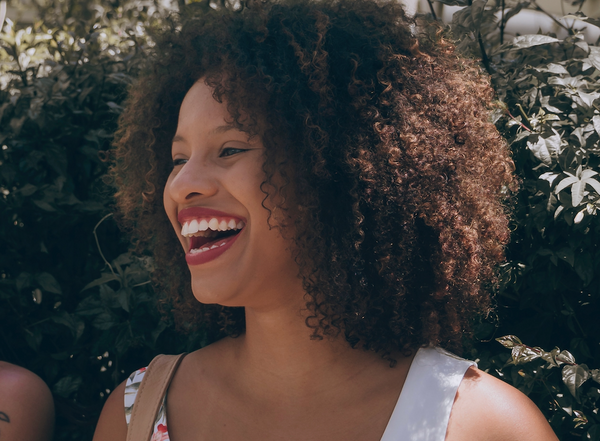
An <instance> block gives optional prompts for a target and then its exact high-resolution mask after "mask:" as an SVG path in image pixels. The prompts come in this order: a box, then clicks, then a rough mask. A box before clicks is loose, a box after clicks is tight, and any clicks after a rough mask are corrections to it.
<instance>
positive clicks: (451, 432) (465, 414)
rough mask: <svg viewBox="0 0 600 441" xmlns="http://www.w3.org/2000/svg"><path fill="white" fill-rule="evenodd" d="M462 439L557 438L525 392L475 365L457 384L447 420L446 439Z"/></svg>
mask: <svg viewBox="0 0 600 441" xmlns="http://www.w3.org/2000/svg"><path fill="white" fill-rule="evenodd" d="M482 422H485V423H482ZM462 439H478V440H487V441H508V440H511V441H521V440H522V441H551V440H558V438H556V435H555V434H554V432H553V431H552V429H551V428H550V425H549V424H548V422H547V421H546V419H545V417H544V416H543V414H542V413H541V412H540V410H539V409H538V408H537V406H536V405H535V404H534V403H533V402H532V401H531V400H530V399H529V398H528V397H527V396H526V395H524V394H523V393H522V392H520V391H519V390H518V389H516V388H514V387H512V386H510V385H509V384H507V383H505V382H503V381H501V380H499V379H497V378H495V377H492V376H491V375H489V374H486V373H485V372H483V371H480V370H479V369H477V368H475V367H471V368H469V369H468V370H467V372H466V374H465V376H464V378H463V381H462V382H461V384H460V387H459V388H458V391H457V394H456V398H455V401H454V405H453V407H452V413H451V414H450V421H449V423H448V433H447V436H446V441H455V440H462Z"/></svg>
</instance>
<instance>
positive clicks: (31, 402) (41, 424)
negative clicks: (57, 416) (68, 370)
mask: <svg viewBox="0 0 600 441" xmlns="http://www.w3.org/2000/svg"><path fill="white" fill-rule="evenodd" d="M0 412H1V414H0V434H1V435H2V437H1V439H2V440H7V441H11V440H19V441H49V440H51V439H52V434H53V432H54V401H53V399H52V394H51V393H50V389H49V388H48V386H47V385H46V383H44V381H43V380H42V379H41V378H40V377H38V376H37V375H35V374H34V373H33V372H30V371H28V370H27V369H24V368H21V367H19V366H15V365H12V364H9V363H2V362H0Z"/></svg>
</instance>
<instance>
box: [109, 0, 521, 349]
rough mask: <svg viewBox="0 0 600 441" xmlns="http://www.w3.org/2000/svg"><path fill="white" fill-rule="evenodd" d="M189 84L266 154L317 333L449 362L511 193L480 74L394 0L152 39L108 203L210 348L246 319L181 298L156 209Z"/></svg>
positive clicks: (195, 24) (291, 11)
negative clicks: (445, 353) (206, 89)
mask: <svg viewBox="0 0 600 441" xmlns="http://www.w3.org/2000/svg"><path fill="white" fill-rule="evenodd" d="M199 79H203V80H204V81H205V82H206V83H207V84H208V85H209V86H211V87H212V88H213V89H214V96H215V98H216V99H217V100H219V101H223V102H226V103H227V105H228V110H229V112H230V113H231V116H232V120H233V121H234V123H235V124H237V126H238V127H239V128H241V129H242V130H244V131H246V132H248V133H249V134H251V135H258V136H260V137H261V139H262V141H263V143H264V145H265V147H266V153H265V156H266V157H265V164H264V171H265V175H266V178H265V182H264V183H263V186H262V189H263V191H264V192H265V200H266V199H267V198H272V200H274V201H275V200H276V201H279V202H278V204H279V203H280V205H281V207H282V209H283V210H284V211H286V212H287V214H288V217H287V218H288V219H291V221H290V224H289V225H285V226H284V227H282V229H285V230H286V231H293V232H294V233H293V236H294V237H293V240H294V242H295V246H296V247H295V252H296V255H295V257H296V261H297V262H298V264H299V267H300V274H301V276H302V278H303V284H304V288H305V290H306V293H307V297H306V298H307V308H308V311H310V317H309V318H308V319H307V325H308V326H309V327H312V328H313V330H314V333H313V336H314V337H316V338H321V337H322V336H324V335H325V336H327V335H337V334H339V333H340V332H343V334H344V335H345V337H346V339H347V341H348V342H349V343H350V344H351V345H352V346H353V347H355V346H359V347H363V348H364V349H369V350H374V351H377V352H380V353H382V354H383V355H384V356H389V355H390V354H391V353H392V352H396V351H398V350H400V351H411V350H414V349H416V348H418V347H419V346H422V345H427V344H434V345H440V346H443V347H446V348H448V349H451V350H454V351H460V349H461V344H462V337H463V335H465V333H468V330H469V328H470V323H471V321H472V320H473V317H474V315H475V314H477V313H481V312H482V311H483V312H485V311H487V310H488V308H489V303H490V302H489V294H488V291H489V289H490V287H491V286H492V285H493V283H494V280H495V278H494V275H495V271H494V268H495V265H496V264H497V263H498V262H499V261H501V260H502V259H503V258H504V256H503V250H504V246H505V245H506V244H507V242H508V240H509V231H508V220H507V214H506V208H505V206H504V205H503V202H504V200H505V198H506V195H507V193H508V192H509V189H510V188H511V186H512V185H513V176H512V171H513V168H514V167H513V163H512V161H511V159H510V156H509V152H508V148H507V145H506V143H505V142H504V140H503V139H502V138H501V137H500V135H499V134H498V132H497V130H496V129H495V127H494V125H493V124H492V122H491V118H490V103H491V100H492V97H493V91H492V89H491V88H490V86H489V81H488V79H487V77H486V76H485V75H483V74H482V72H481V71H480V69H479V68H478V67H477V65H476V64H475V63H474V62H473V61H470V60H466V59H464V58H461V57H459V56H458V55H457V54H456V51H455V49H454V46H453V45H452V43H451V42H449V41H448V40H447V39H446V38H445V37H444V33H443V32H442V30H441V29H440V28H439V26H436V25H435V24H429V25H426V26H425V27H423V26H421V25H419V26H417V24H416V23H415V21H414V20H413V19H411V18H409V17H407V16H406V15H405V12H404V11H403V9H402V7H401V6H400V5H399V4H397V3H396V2H393V1H388V2H378V1H374V0H333V1H332V0H316V1H313V0H289V1H288V0H285V1H262V2H259V1H255V2H245V3H242V7H241V8H219V9H217V10H213V11H211V12H208V13H207V12H204V13H202V14H196V15H194V14H191V16H189V17H187V18H185V19H181V20H180V21H179V22H175V23H174V24H173V26H172V27H171V28H170V29H168V30H166V31H163V32H161V33H160V35H158V36H157V37H156V46H155V47H154V55H153V57H152V58H151V66H150V67H149V68H148V71H147V73H146V74H145V75H144V76H143V77H142V78H141V79H140V80H139V81H138V82H137V84H136V85H135V86H134V87H133V88H132V90H131V94H130V97H129V101H128V105H127V106H126V109H125V111H124V113H123V114H122V116H121V120H120V129H119V131H118V133H117V137H116V142H115V145H116V160H115V163H114V166H113V168H112V176H113V178H114V181H115V184H116V185H117V187H118V192H117V202H118V208H119V209H120V211H121V218H122V221H123V223H124V224H125V225H126V226H127V227H128V228H129V229H130V230H131V231H132V232H133V234H134V237H135V238H136V239H137V240H138V241H140V243H143V245H144V246H146V247H148V249H151V250H152V252H153V254H154V260H155V268H156V270H155V272H154V280H155V282H156V283H157V285H158V289H159V291H160V292H162V293H164V298H165V299H166V301H167V302H168V304H169V305H170V307H171V308H172V309H173V312H174V313H175V315H176V318H177V319H178V321H179V322H180V323H183V324H184V325H187V326H190V325H191V324H195V325H200V326H203V327H205V330H206V332H208V333H209V335H210V336H212V337H211V338H218V337H219V336H223V335H236V334H239V333H241V332H243V331H244V326H245V324H244V312H243V308H228V307H222V306H219V305H202V304H199V303H198V302H197V301H196V300H195V298H194V297H193V295H192V292H191V288H190V275H189V271H188V269H187V265H186V263H185V259H184V252H183V250H182V248H181V245H180V244H179V241H178V240H177V239H176V237H175V233H174V231H173V228H172V227H171V225H170V223H169V220H168V219H167V216H166V214H165V212H164V210H163V207H162V197H161V196H162V192H163V189H164V187H165V182H166V180H167V177H168V175H169V173H170V171H171V168H172V161H171V157H170V148H171V140H172V138H173V136H174V134H175V130H176V126H177V118H178V110H179V107H180V105H181V102H182V100H183V97H184V96H185V94H186V92H187V91H188V90H189V89H190V88H191V86H192V85H193V84H194V83H195V82H196V81H198V80H199ZM243 115H244V117H242V116H243ZM248 116H249V118H248ZM281 201H283V202H281ZM277 206H278V207H279V205H277ZM275 217H276V216H274V217H273V218H271V220H273V219H274V218H275ZM278 225H279V227H281V223H279V224H278ZM288 227H292V228H291V229H288Z"/></svg>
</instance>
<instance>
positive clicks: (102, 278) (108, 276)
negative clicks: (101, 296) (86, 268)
mask: <svg viewBox="0 0 600 441" xmlns="http://www.w3.org/2000/svg"><path fill="white" fill-rule="evenodd" d="M113 280H120V278H119V277H118V276H117V275H115V274H112V273H104V274H102V275H101V276H100V277H99V278H97V279H96V280H93V281H91V282H90V283H88V284H87V285H85V286H84V287H83V288H82V289H81V291H80V292H83V291H85V290H86V289H90V288H94V287H96V286H99V285H104V284H105V283H108V282H112V281H113Z"/></svg>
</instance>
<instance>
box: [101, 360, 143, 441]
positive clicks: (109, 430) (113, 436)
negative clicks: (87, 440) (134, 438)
mask: <svg viewBox="0 0 600 441" xmlns="http://www.w3.org/2000/svg"><path fill="white" fill-rule="evenodd" d="M136 372H137V371H136ZM126 382H127V380H126V381H123V382H122V383H121V384H119V385H118V386H117V387H116V388H115V390H113V391H112V393H111V394H110V395H109V397H108V399H107V400H106V403H104V407H103V408H102V413H101V414H100V419H99V420H98V425H97V426H96V431H95V432H94V439H93V441H125V439H126V438H127V422H126V420H125V385H126Z"/></svg>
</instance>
